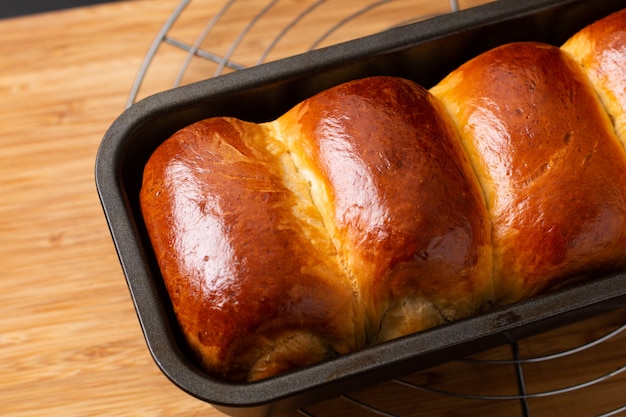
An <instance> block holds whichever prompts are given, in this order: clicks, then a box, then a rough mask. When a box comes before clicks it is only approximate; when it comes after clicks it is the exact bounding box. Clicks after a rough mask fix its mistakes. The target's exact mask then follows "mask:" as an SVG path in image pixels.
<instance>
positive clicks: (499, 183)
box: [432, 43, 626, 302]
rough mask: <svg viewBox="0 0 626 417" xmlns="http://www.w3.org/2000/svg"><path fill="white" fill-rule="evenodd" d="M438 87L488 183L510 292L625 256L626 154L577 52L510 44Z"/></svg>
mask: <svg viewBox="0 0 626 417" xmlns="http://www.w3.org/2000/svg"><path fill="white" fill-rule="evenodd" d="M432 91H433V93H434V94H435V95H436V96H437V97H439V98H440V99H441V100H442V101H443V102H444V103H445V104H446V107H447V108H448V111H449V112H450V114H451V115H452V117H453V119H454V120H455V123H456V124H457V126H458V128H459V131H460V132H461V137H462V139H463V143H464V146H465V147H466V149H467V152H468V154H469V155H470V159H472V161H473V163H474V167H475V169H476V172H477V174H478V176H479V179H480V181H481V184H482V185H483V189H484V190H485V194H486V197H487V205H488V208H489V211H490V214H491V219H492V228H493V229H492V230H493V244H494V266H495V271H496V278H495V280H496V291H497V294H498V296H499V297H500V299H501V301H503V302H511V301H516V300H520V299H522V298H526V297H529V296H531V295H533V294H537V293H538V292H540V291H542V290H545V289H547V288H549V287H551V286H554V285H558V284H559V283H560V281H561V280H562V279H564V278H566V277H569V276H571V275H573V274H580V273H584V272H587V271H591V270H596V271H597V270H602V269H604V268H609V269H610V268H617V267H624V266H625V265H626V254H625V253H624V248H625V247H626V227H625V225H626V205H625V201H626V154H625V153H624V151H623V149H622V148H621V146H620V144H619V141H618V139H617V137H616V135H615V133H614V131H613V129H612V127H611V124H610V120H609V118H608V117H607V115H606V113H605V112H604V111H603V109H602V107H601V105H600V103H599V101H598V100H597V98H596V96H595V94H594V92H593V91H592V89H591V87H590V85H589V84H588V82H587V80H586V78H585V76H584V75H583V74H582V72H581V71H580V69H579V67H578V65H576V64H575V63H574V62H573V61H572V59H571V58H570V57H569V56H567V55H566V54H564V53H563V52H562V51H561V50H560V49H559V48H556V47H552V46H548V45H543V44H537V43H515V44H508V45H505V46H502V47H499V48H496V49H494V50H492V51H489V52H487V53H485V54H483V55H481V56H479V57H477V58H475V59H473V60H471V61H469V62H467V63H466V64H464V65H462V66H461V67H460V68H459V69H457V70H455V71H454V72H452V73H451V74H450V75H449V76H448V77H447V78H446V79H444V80H443V81H442V82H441V83H440V84H439V85H437V86H435V87H434V88H433V89H432Z"/></svg>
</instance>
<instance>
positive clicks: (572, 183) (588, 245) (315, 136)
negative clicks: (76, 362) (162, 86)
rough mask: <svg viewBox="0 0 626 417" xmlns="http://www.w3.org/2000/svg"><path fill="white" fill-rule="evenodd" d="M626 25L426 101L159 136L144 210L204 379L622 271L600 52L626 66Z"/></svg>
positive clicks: (447, 83) (620, 80)
mask: <svg viewBox="0 0 626 417" xmlns="http://www.w3.org/2000/svg"><path fill="white" fill-rule="evenodd" d="M615 16H617V17H615ZM615 16H611V17H608V18H606V20H605V21H604V22H605V23H597V24H596V26H592V28H593V29H589V28H587V29H585V30H583V31H581V32H580V33H579V34H577V35H576V36H574V37H572V39H571V40H570V41H568V43H566V44H565V45H564V46H563V48H558V47H555V46H549V45H545V44H540V43H514V44H508V45H504V46H502V47H499V48H496V49H494V50H491V51H489V52H487V53H484V54H482V55H480V56H478V57H476V58H474V59H473V60H471V61H468V62H467V63H466V64H464V65H462V66H461V67H459V68H458V69H457V70H455V71H453V72H452V73H450V75H449V76H447V77H446V78H445V79H443V80H442V81H441V82H440V83H439V84H438V85H436V86H435V87H433V88H432V89H431V90H430V91H428V90H426V89H425V88H424V87H422V86H419V85H417V84H416V83H414V82H412V81H409V80H405V79H400V78H395V77H371V78H365V79H361V80H355V81H351V82H348V83H345V84H341V85H338V86H336V87H333V88H331V89H329V90H326V91H324V92H321V93H319V94H317V95H315V96H313V97H311V98H309V99H307V100H304V101H303V102H301V103H299V104H297V105H296V106H294V107H293V108H292V109H291V110H289V111H288V112H286V113H285V114H284V115H282V116H281V117H279V118H277V119H276V120H273V121H269V122H266V123H251V122H246V121H242V120H238V119H234V118H228V117H215V118H210V119H207V120H202V121H199V122H197V123H195V124H193V125H190V126H188V127H186V128H184V129H182V130H180V131H179V132H177V133H176V134H174V135H173V136H172V137H171V138H169V139H168V140H166V141H165V142H164V143H163V144H161V145H160V146H159V147H158V148H157V149H156V150H155V152H154V153H153V155H152V156H151V158H150V160H149V161H148V163H147V164H146V166H145V170H144V178H143V186H142V189H141V193H140V202H141V208H142V212H143V216H144V220H145V225H146V228H147V231H148V234H149V236H150V239H151V242H152V245H153V248H154V252H155V255H156V259H157V261H158V264H159V267H160V269H161V272H162V276H163V279H164V282H165V285H166V287H167V290H168V292H169V294H170V297H171V301H172V306H173V309H174V311H175V313H176V316H177V318H178V321H179V323H180V326H181V331H182V334H183V335H184V336H185V338H186V339H187V342H188V344H189V346H190V348H191V350H192V351H193V352H195V354H197V356H198V359H199V361H200V362H201V364H202V366H203V367H204V368H205V369H206V370H207V372H209V373H210V374H211V375H213V376H215V377H217V378H220V379H225V380H231V381H254V380H258V379H263V378H267V377H270V376H273V375H277V374H279V373H283V372H287V371H289V370H292V369H296V368H299V367H302V366H306V365H310V364H313V363H316V362H319V361H321V360H324V359H326V358H330V357H333V356H335V355H340V354H343V353H347V352H350V351H354V350H356V349H359V348H362V347H363V346H366V345H369V344H372V343H378V342H382V341H385V340H390V339H394V338H396V337H400V336H403V335H407V334H410V333H414V332H417V331H420V330H423V329H426V328H429V327H432V326H436V325H439V324H442V323H445V322H447V321H451V320H455V319H458V318H462V317H467V316H470V315H472V314H476V313H478V312H481V311H485V310H488V309H490V308H492V307H493V306H494V305H502V304H507V303H511V302H515V301H518V300H522V299H524V298H527V297H530V296H533V295H535V294H538V293H540V292H543V291H546V290H549V289H551V288H556V287H559V286H562V285H566V284H568V283H570V282H573V281H574V280H577V279H580V277H583V278H584V277H585V276H586V275H591V274H598V273H599V272H604V271H612V270H619V269H624V268H626V250H625V248H626V151H625V149H624V146H623V145H624V144H626V141H625V143H624V144H622V143H620V140H619V138H618V135H617V133H616V130H617V131H619V132H622V133H623V123H624V122H623V121H624V117H625V112H624V109H625V108H626V106H624V100H623V99H624V96H625V95H626V94H625V92H626V82H625V81H624V80H626V69H625V68H626V67H625V66H623V65H621V66H614V67H610V65H608V64H606V63H602V61H601V59H600V58H593V57H594V56H595V57H598V56H601V55H602V54H601V53H599V52H594V50H600V49H604V50H612V49H610V48H614V45H616V44H617V43H618V42H621V45H622V46H621V47H618V48H615V49H618V50H620V51H621V55H620V54H619V53H615V54H613V55H616V56H619V57H620V58H619V59H622V61H621V62H623V60H624V46H623V45H624V43H623V41H624V35H623V33H624V32H623V29H624V24H623V22H624V12H622V14H616V15H615ZM620 19H621V20H620ZM616 22H617V23H616ZM602 25H605V26H606V27H608V29H603V26H602ZM611 27H613V29H610V28H611ZM620 30H621V32H620V33H621V35H612V33H614V32H619V31H620ZM596 33H597V34H596ZM599 34H602V35H599ZM615 36H617V39H618V40H617V41H616V40H615ZM612 37H613V38H612ZM601 39H613V40H609V41H605V40H601ZM591 40H594V41H593V42H592V41H591ZM607 45H613V46H607ZM620 48H621V49H620ZM574 55H575V56H574ZM590 57H591V58H590ZM591 63H593V64H591ZM594 68H596V69H594ZM597 68H603V69H601V70H600V69H597ZM611 68H612V69H611ZM585 71H587V72H585ZM592 71H595V72H596V73H598V74H601V76H594V75H591V74H590V72H592ZM610 71H613V73H609V72H610ZM607 74H608V75H607ZM605 75H606V76H605ZM594 77H595V78H594ZM590 80H591V82H590ZM594 87H595V88H596V89H597V91H598V93H596V92H595V91H594ZM598 96H600V97H602V99H601V100H600V99H599V98H598ZM603 103H604V104H603ZM604 106H606V108H607V110H605V108H604ZM622 139H623V136H622Z"/></svg>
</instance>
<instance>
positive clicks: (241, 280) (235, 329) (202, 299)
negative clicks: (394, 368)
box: [141, 119, 364, 379]
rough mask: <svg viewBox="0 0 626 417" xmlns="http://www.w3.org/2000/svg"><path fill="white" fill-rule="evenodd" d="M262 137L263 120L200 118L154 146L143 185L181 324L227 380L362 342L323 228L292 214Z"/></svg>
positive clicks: (348, 289) (349, 290) (276, 161)
mask: <svg viewBox="0 0 626 417" xmlns="http://www.w3.org/2000/svg"><path fill="white" fill-rule="evenodd" d="M260 139H263V141H260ZM264 139H265V133H264V131H263V129H262V128H261V127H260V126H257V125H254V124H249V123H243V122H239V121H236V120H232V119H211V120H207V121H203V122H199V123H196V124H194V125H192V126H190V127H188V128H185V129H183V130H182V131H180V132H178V133H177V134H175V135H174V136H173V137H172V138H171V139H169V140H167V141H166V142H165V143H164V144H163V145H162V146H160V147H159V148H158V149H157V150H156V152H155V153H154V154H153V156H152V157H151V159H150V161H149V162H148V164H147V165H146V169H145V176H144V186H143V188H142V191H141V203H142V209H143V213H144V217H145V221H146V226H147V228H148V232H149V234H150V236H151V239H152V242H153V246H154V249H155V253H156V257H157V259H158V260H159V265H160V268H161V270H162V274H163V277H164V279H165V283H166V285H167V287H168V290H169V293H170V295H171V298H172V302H173V306H174V309H175V311H176V313H177V317H178V319H179V322H180V323H181V325H182V330H183V332H184V333H185V335H186V336H187V338H188V340H189V342H190V344H191V346H192V348H193V349H194V350H195V351H197V352H198V353H199V354H200V355H201V357H202V360H203V362H204V364H205V366H206V367H207V368H208V369H209V370H210V371H211V372H212V373H213V374H215V375H217V376H220V377H223V378H228V379H257V378H260V377H266V376H268V374H271V373H276V372H279V371H280V372H284V371H286V370H289V369H291V368H292V367H299V366H302V365H305V364H308V363H312V362H316V361H319V360H321V359H324V358H326V357H328V356H330V355H333V354H334V353H345V352H348V351H351V350H354V349H355V348H357V347H358V346H361V345H362V343H363V339H364V329H363V326H364V325H363V320H362V318H361V316H362V315H360V314H359V312H358V311H357V308H356V306H355V304H354V301H353V300H354V296H353V291H354V290H353V287H352V285H351V283H350V282H349V281H347V280H345V279H343V275H342V272H341V271H340V269H339V266H338V264H337V263H336V259H335V258H336V257H335V256H334V248H332V246H330V245H323V244H321V243H320V242H323V238H318V239H317V244H316V245H314V244H312V243H311V242H312V241H315V235H316V234H317V233H320V232H319V231H318V230H316V229H315V227H314V224H315V222H314V221H312V222H311V223H307V222H303V221H302V220H301V219H299V218H298V217H297V216H296V215H295V214H294V207H297V206H298V204H301V203H299V202H297V201H295V200H296V198H297V196H296V195H295V194H294V193H293V192H291V191H290V190H288V189H287V188H286V187H285V186H284V185H283V182H282V180H281V178H280V176H281V175H282V174H281V172H282V169H283V168H281V163H280V158H279V156H280V155H279V156H276V155H274V154H272V153H270V152H268V151H266V150H265V147H266V142H265V140H264ZM276 153H277V154H280V151H277V152H276ZM312 224H313V226H312ZM309 235H313V238H307V236H309ZM285 340H288V341H289V344H290V345H291V348H290V350H291V351H293V352H297V355H296V354H293V353H290V352H289V351H288V349H285V345H284V344H281V343H279V341H285ZM312 341H316V343H313V342H312ZM268 358H271V359H272V360H270V361H269V362H271V363H272V366H273V367H274V368H278V369H271V368H267V365H266V364H265V365H264V363H267V362H268ZM265 368H267V369H265ZM251 369H252V371H251ZM251 373H252V374H251Z"/></svg>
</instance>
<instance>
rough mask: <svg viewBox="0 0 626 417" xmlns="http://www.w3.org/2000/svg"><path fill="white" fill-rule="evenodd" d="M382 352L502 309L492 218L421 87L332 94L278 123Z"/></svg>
mask: <svg viewBox="0 0 626 417" xmlns="http://www.w3.org/2000/svg"><path fill="white" fill-rule="evenodd" d="M277 123H278V125H279V126H280V130H281V131H282V135H280V136H282V137H283V138H284V139H285V140H286V143H287V147H288V148H289V151H290V153H291V155H292V156H293V159H294V162H295V164H296V166H297V168H298V170H299V171H300V172H301V173H303V175H304V176H305V177H306V178H307V180H308V183H309V184H311V192H312V195H313V201H314V202H315V204H316V206H317V207H318V209H319V210H320V212H321V213H322V218H323V219H324V222H325V224H326V225H327V227H328V230H329V234H330V236H331V238H332V241H333V242H334V244H335V246H336V248H337V250H338V253H339V255H340V257H341V259H342V260H343V261H344V265H345V266H346V267H347V270H348V274H349V275H350V276H352V277H353V278H354V279H355V281H356V286H357V288H358V292H359V294H360V295H361V299H362V302H363V303H364V307H365V309H366V310H367V311H368V318H369V323H370V332H369V333H370V339H372V340H376V341H380V340H388V339H391V338H394V337H398V336H402V335H406V334H409V333H412V332H415V331H419V330H423V329H425V328H429V327H432V326H434V325H437V324H441V323H443V322H445V321H447V320H453V319H455V318H459V317H465V316H468V315H470V314H473V313H476V312H478V311H481V310H482V309H483V308H485V306H486V305H488V304H489V302H490V301H491V300H492V297H493V292H492V291H493V286H492V280H491V243H490V231H489V221H488V215H487V212H486V209H485V205H484V201H483V199H482V195H481V192H480V189H479V187H478V183H477V181H476V179H475V177H474V174H473V172H472V168H471V166H470V164H469V162H468V160H467V158H466V157H465V155H464V154H463V151H462V149H461V147H460V143H459V140H458V138H457V135H456V131H455V130H454V127H453V126H452V124H451V123H450V121H449V120H448V118H447V116H446V115H445V113H444V111H443V109H442V108H441V107H440V105H439V104H438V103H437V102H436V100H435V99H434V98H433V97H432V96H431V95H430V94H429V93H428V92H427V91H426V90H425V89H424V88H422V87H420V86H418V85H417V84H415V83H413V82H411V81H407V80H402V79H398V78H391V77H374V78H366V79H363V80H357V81H352V82H348V83H344V84H342V85H339V86H336V87H334V88H332V89H329V90H327V91H324V92H322V93H320V94H318V95H316V96H314V97H312V98H310V99H308V100H305V101H303V102H302V103H300V104H298V105H296V106H295V107H294V108H293V109H292V110H291V111H289V112H288V113H287V114H285V115H284V116H282V117H280V118H279V119H278V120H277Z"/></svg>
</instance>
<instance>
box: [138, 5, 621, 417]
mask: <svg viewBox="0 0 626 417" xmlns="http://www.w3.org/2000/svg"><path fill="white" fill-rule="evenodd" d="M489 1H490V0H465V1H463V0H438V1H435V0H395V1H392V0H362V1H358V2H357V1H348V2H343V1H339V0H335V1H325V0H299V1H295V0H282V1H280V0H266V1H265V2H260V1H252V0H227V1H224V0H204V1H203V0H194V1H191V0H183V1H181V2H180V3H179V4H178V6H177V7H175V9H174V10H173V11H172V13H171V15H170V17H169V18H168V19H167V20H166V21H165V22H164V24H163V26H162V28H161V30H160V31H159V33H157V35H156V37H155V39H154V42H153V43H152V45H151V46H150V48H149V50H148V53H147V54H146V57H145V59H144V61H143V63H142V65H141V67H140V68H139V71H138V74H137V77H136V79H135V81H134V83H133V85H132V87H131V91H130V94H129V97H128V102H127V106H131V105H132V104H133V103H134V102H136V101H137V100H139V99H140V98H142V97H145V96H147V95H150V94H153V93H157V92H161V91H164V90H166V89H169V88H172V87H177V86H180V85H183V84H187V83H190V82H194V81H200V80H202V79H206V78H210V77H215V76H219V75H222V74H225V73H228V72H231V71H237V70H240V69H243V68H247V67H250V66H254V65H258V64H261V63H264V62H267V61H271V60H275V59H279V58H284V57H288V56H292V55H295V54H297V53H301V52H306V51H309V50H313V49H316V48H319V47H323V46H327V45H332V44H336V43H339V42H343V41H347V40H351V39H355V38H358V37H361V36H366V35H370V34H373V33H376V32H379V31H383V30H386V29H390V28H392V27H395V26H400V25H404V24H408V23H411V22H414V21H419V20H422V19H426V18H428V17H432V16H434V15H438V14H443V13H453V12H455V11H457V10H460V9H463V8H469V7H474V6H477V5H479V4H483V3H487V2H489ZM329 10H332V13H329ZM415 10H417V11H418V12H415V13H411V11H415ZM235 16H236V17H237V19H234V17H235ZM242 16H243V17H245V18H244V19H242ZM241 21H243V22H244V23H243V24H240V23H238V22H241ZM153 74H158V77H154V76H153ZM164 74H165V75H164ZM164 80H167V84H164ZM503 381H505V382H504V383H503ZM294 415H295V416H300V417H302V416H305V417H312V416H319V417H335V416H336V417H349V416H364V417H367V416H372V417H375V416H383V417H400V416H412V417H421V416H424V417H425V416H429V417H432V416H448V417H453V416H464V417H467V416H522V417H542V416H551V417H552V416H569V417H592V416H595V417H609V416H617V415H626V306H623V308H620V309H618V310H613V311H611V312H606V313H602V314H600V315H598V316H595V317H594V318H591V319H587V320H585V321H582V322H578V323H575V324H570V325H568V326H564V327H561V328H559V329H556V330H552V331H550V332H546V333H543V334H540V335H537V336H533V337H528V338H525V339H521V340H511V342H510V344H509V345H505V346H502V347H498V348H495V349H491V350H488V351H486V352H482V353H480V354H478V355H474V356H472V357H468V358H465V359H463V360H457V361H452V362H449V363H446V364H443V365H439V366H436V367H434V368H431V369H428V370H426V371H422V372H418V373H415V374H412V375H410V376H408V377H405V378H400V379H394V380H391V381H386V382H384V383H381V384H379V385H376V386H373V387H370V388H367V389H363V390H360V391H357V392H353V393H350V394H345V395H342V396H340V397H338V398H336V399H332V400H328V401H325V402H323V403H320V404H316V405H314V406H311V407H307V408H306V409H302V410H298V411H297V412H296V413H294Z"/></svg>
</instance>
